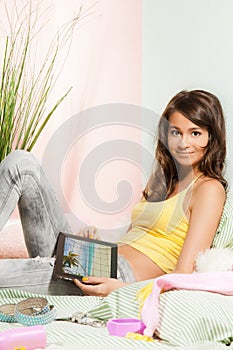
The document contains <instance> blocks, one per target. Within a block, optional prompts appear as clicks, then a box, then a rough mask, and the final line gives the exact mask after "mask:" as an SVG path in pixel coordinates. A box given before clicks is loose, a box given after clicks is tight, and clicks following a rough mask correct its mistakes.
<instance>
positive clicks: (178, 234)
mask: <svg viewBox="0 0 233 350" xmlns="http://www.w3.org/2000/svg"><path fill="white" fill-rule="evenodd" d="M196 180H197V178H196V179H194V181H192V183H191V184H190V185H189V186H188V187H187V188H186V189H184V190H183V191H181V192H179V193H178V194H176V195H175V196H173V197H171V198H169V199H166V200H165V201H162V202H147V201H146V200H145V199H142V200H141V201H140V202H139V203H137V204H136V205H135V206H134V208H133V210H132V228H131V229H130V230H129V231H128V232H127V233H126V234H124V235H123V236H122V237H120V240H119V241H118V243H120V244H122V243H123V244H128V245H130V246H131V247H133V248H135V249H137V250H139V251H140V252H142V253H144V254H145V255H146V256H148V257H149V258H150V259H151V260H152V261H153V262H154V263H156V265H158V266H159V267H160V268H161V269H162V270H163V271H164V272H166V273H168V272H171V271H173V270H174V268H175V266H176V263H177V260H178V257H179V255H180V252H181V249H182V246H183V244H184V240H185V237H186V235H187V232H188V228H189V222H188V219H187V217H186V215H185V213H184V209H183V202H184V198H185V195H186V194H187V192H188V190H189V189H190V187H191V186H192V185H193V184H194V182H195V181H196Z"/></svg>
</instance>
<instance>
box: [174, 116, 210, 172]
mask: <svg viewBox="0 0 233 350" xmlns="http://www.w3.org/2000/svg"><path fill="white" fill-rule="evenodd" d="M168 121H169V127H168V148H169V151H170V153H171V155H172V157H173V158H174V159H175V160H176V162H177V163H178V164H179V165H180V166H183V167H186V166H189V167H190V166H192V167H193V168H196V167H197V165H198V163H199V162H200V160H201V159H202V157H203V155H204V153H205V147H206V146H207V144H208V139H209V134H208V131H207V130H206V129H204V128H201V127H200V126H198V125H196V124H193V123H192V122H191V121H190V120H188V119H187V118H185V117H184V116H183V114H181V113H179V112H174V113H172V114H171V115H170V117H169V120H168Z"/></svg>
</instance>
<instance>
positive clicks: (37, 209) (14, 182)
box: [0, 151, 79, 294]
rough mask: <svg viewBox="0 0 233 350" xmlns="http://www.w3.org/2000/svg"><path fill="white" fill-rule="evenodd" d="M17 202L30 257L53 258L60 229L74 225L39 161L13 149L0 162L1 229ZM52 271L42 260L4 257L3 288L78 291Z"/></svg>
mask: <svg viewBox="0 0 233 350" xmlns="http://www.w3.org/2000/svg"><path fill="white" fill-rule="evenodd" d="M17 205H18V208H19V213H20V219H21V223H22V227H23V232H24V237H25V243H26V246H27V250H28V254H29V256H30V257H31V258H34V257H37V256H40V257H51V256H52V255H53V252H54V248H55V244H56V241H57V237H58V234H59V232H66V233H71V228H70V226H69V224H68V222H67V220H66V218H65V215H64V213H63V211H62V209H61V207H60V205H59V203H58V201H57V199H56V196H55V193H54V191H53V190H52V188H51V186H50V184H49V182H48V179H47V178H46V175H45V174H44V172H43V170H42V168H41V166H40V164H39V162H38V161H37V160H36V158H35V157H34V156H33V155H32V154H31V153H29V152H26V151H14V152H12V153H11V154H10V155H8V156H7V157H6V158H5V159H4V161H2V162H1V163H0V231H1V230H2V229H3V227H4V225H5V223H6V222H7V220H8V219H9V217H10V215H11V214H12V212H13V210H14V209H15V207H16V206H17ZM52 272H53V266H52V265H51V263H50V262H46V261H43V259H42V260H41V261H38V260H37V259H1V260H0V288H15V289H23V290H26V291H29V292H35V293H43V294H79V291H78V288H77V287H75V285H74V284H73V283H72V282H69V283H68V282H67V283H66V281H53V280H52Z"/></svg>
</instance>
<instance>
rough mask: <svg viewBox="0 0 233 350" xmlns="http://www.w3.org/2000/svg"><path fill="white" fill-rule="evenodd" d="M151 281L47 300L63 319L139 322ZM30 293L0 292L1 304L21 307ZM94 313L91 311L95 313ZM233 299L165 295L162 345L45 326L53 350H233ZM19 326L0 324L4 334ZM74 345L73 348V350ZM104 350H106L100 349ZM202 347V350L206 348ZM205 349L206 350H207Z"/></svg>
mask: <svg viewBox="0 0 233 350" xmlns="http://www.w3.org/2000/svg"><path fill="white" fill-rule="evenodd" d="M146 283H148V281H144V282H138V283H135V284H132V285H128V286H126V287H124V288H121V289H119V290H117V291H114V292H113V293H111V294H110V295H109V296H108V297H107V298H105V299H101V298H97V297H77V296H47V299H48V300H49V302H50V304H53V305H54V306H55V307H56V309H57V312H58V316H59V317H60V316H65V315H66V316H67V315H68V314H69V315H70V314H72V313H73V312H75V311H78V310H79V311H90V312H89V313H90V314H91V315H92V316H99V317H101V318H104V319H109V318H112V317H114V318H115V317H137V316H138V313H139V306H138V303H137V302H136V300H135V295H136V293H137V291H138V290H139V289H141V287H142V286H143V285H145V284H146ZM33 296H38V295H33V294H31V293H26V292H22V291H14V290H2V291H0V303H1V304H3V303H12V302H18V301H20V300H22V299H24V298H27V297H33ZM91 310H92V311H91ZM232 310H233V297H228V296H223V295H220V294H215V293H207V292H196V291H195V292H194V291H171V292H166V293H164V294H162V295H161V299H160V309H159V314H160V323H159V326H158V332H159V335H160V337H161V338H162V339H163V341H154V342H148V343H147V342H143V341H138V340H130V339H125V338H120V337H113V336H110V335H108V332H107V329H106V328H94V327H90V326H82V325H78V324H73V323H71V322H64V321H54V322H52V323H49V324H48V325H46V326H45V328H46V333H47V339H48V342H47V343H48V346H47V347H46V349H48V350H59V349H64V350H71V349H72V350H73V349H74V344H76V345H77V344H79V347H78V348H80V349H88V350H89V349H94V350H97V349H105V348H106V349H123V350H126V349H127V350H128V349H131V348H132V349H135V348H136V349H141V348H142V349H154V350H184V349H187V350H188V349H189V350H196V349H205V350H212V349H213V350H214V349H219V350H220V349H226V350H228V349H233V344H232V346H227V347H226V346H225V344H224V343H227V344H229V343H230V341H231V339H233V312H232ZM12 327H21V326H20V325H19V324H7V323H3V322H2V323H0V331H4V330H6V329H9V328H12ZM72 346H73V347H72ZM101 346H102V348H101ZM202 346H203V347H202ZM204 346H205V347H204Z"/></svg>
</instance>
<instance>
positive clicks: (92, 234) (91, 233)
mask: <svg viewBox="0 0 233 350" xmlns="http://www.w3.org/2000/svg"><path fill="white" fill-rule="evenodd" d="M78 236H81V237H85V238H91V239H98V233H97V228H96V227H95V226H92V225H91V226H85V227H84V228H83V229H81V230H80V231H79V232H78Z"/></svg>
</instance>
